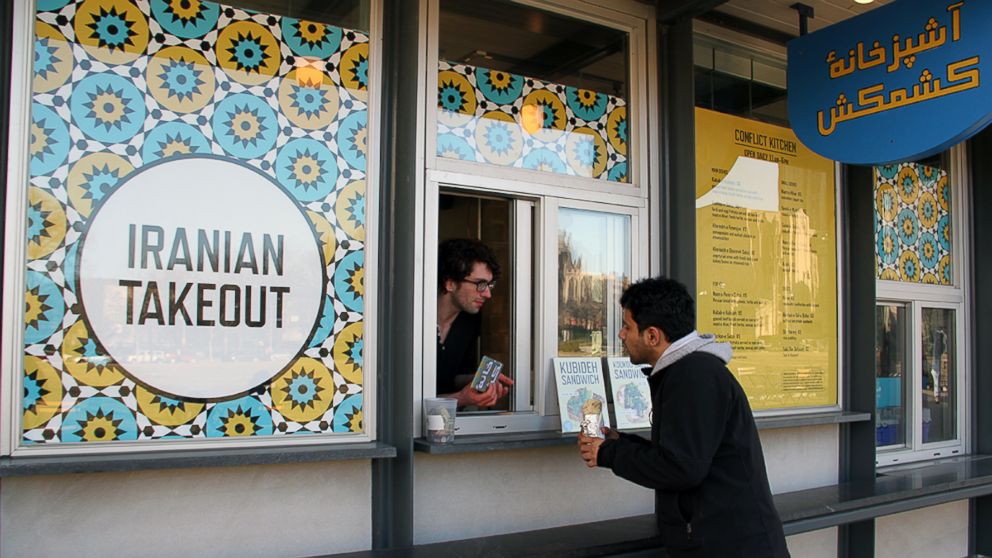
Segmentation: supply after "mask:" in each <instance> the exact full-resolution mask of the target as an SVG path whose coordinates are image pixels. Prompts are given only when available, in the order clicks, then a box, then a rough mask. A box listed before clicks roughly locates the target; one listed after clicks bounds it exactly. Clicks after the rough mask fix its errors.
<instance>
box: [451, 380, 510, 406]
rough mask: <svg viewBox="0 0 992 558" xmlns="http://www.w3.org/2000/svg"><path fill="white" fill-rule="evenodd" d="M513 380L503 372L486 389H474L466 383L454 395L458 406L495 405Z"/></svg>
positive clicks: (506, 391)
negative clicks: (480, 390)
mask: <svg viewBox="0 0 992 558" xmlns="http://www.w3.org/2000/svg"><path fill="white" fill-rule="evenodd" d="M512 385H513V380H511V379H510V378H509V376H507V375H505V374H500V375H499V378H497V379H496V381H495V382H493V383H491V384H489V387H488V388H486V391H482V392H479V391H476V390H475V388H473V387H472V384H466V385H465V387H463V388H462V389H461V390H460V391H459V392H458V393H456V394H455V395H454V397H455V398H456V399H458V406H459V407H465V406H467V405H475V406H476V407H492V406H494V405H496V402H497V401H499V400H500V399H501V398H502V397H503V396H505V395H506V394H507V393H509V392H510V386H512Z"/></svg>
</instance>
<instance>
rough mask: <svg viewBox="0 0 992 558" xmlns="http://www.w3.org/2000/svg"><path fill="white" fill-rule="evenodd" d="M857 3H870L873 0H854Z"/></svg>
mask: <svg viewBox="0 0 992 558" xmlns="http://www.w3.org/2000/svg"><path fill="white" fill-rule="evenodd" d="M854 1H855V2H856V3H858V4H871V3H872V2H874V1H875V0H854Z"/></svg>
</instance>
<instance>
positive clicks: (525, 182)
mask: <svg viewBox="0 0 992 558" xmlns="http://www.w3.org/2000/svg"><path fill="white" fill-rule="evenodd" d="M513 1H514V2H515V3H518V4H521V5H524V6H529V7H533V8H536V9H541V10H546V11H549V12H553V13H556V14H559V15H563V16H566V17H573V18H577V19H581V20H583V21H589V22H592V23H596V24H599V25H604V26H608V27H612V28H615V29H620V30H622V31H626V32H627V33H628V36H629V45H630V47H629V53H628V56H629V59H628V71H629V76H628V79H629V80H630V82H629V90H630V93H629V98H628V99H627V107H628V117H630V115H631V114H634V111H636V115H635V118H636V120H631V121H630V122H631V125H630V132H629V136H628V137H629V139H628V142H629V146H632V148H628V154H629V160H633V159H635V157H636V160H633V161H632V162H633V164H631V165H630V167H629V168H630V172H629V176H630V182H629V183H626V184H622V183H614V182H609V181H607V180H602V179H595V178H584V177H575V176H568V175H564V174H558V173H550V172H542V171H534V170H527V169H514V168H507V167H500V166H497V165H492V164H488V163H478V162H467V161H458V160H453V159H446V158H442V157H438V156H437V145H436V139H437V69H438V41H439V33H440V31H439V29H438V20H439V8H440V2H439V0H420V9H421V14H422V15H424V16H425V19H426V21H427V23H426V25H424V26H422V27H421V37H420V39H421V44H422V45H423V46H424V50H423V53H422V54H421V56H420V64H421V74H420V75H421V87H420V88H419V93H418V104H419V106H420V107H422V109H423V110H421V111H420V114H418V115H417V125H418V130H419V132H420V133H419V138H418V143H419V146H418V151H417V155H418V160H419V161H422V163H423V173H422V174H421V173H418V176H417V180H418V182H419V184H418V189H417V207H416V213H417V217H418V219H417V220H418V222H417V225H416V226H417V230H418V231H420V233H421V234H419V235H418V238H417V248H416V258H417V261H419V262H422V265H423V269H422V270H418V273H417V276H416V279H415V283H416V284H415V285H414V288H415V291H414V292H416V293H420V294H421V296H419V297H417V301H416V302H415V310H414V311H415V315H417V316H421V317H422V319H421V320H417V321H416V323H415V327H414V329H415V331H414V339H415V346H414V347H413V353H414V361H415V362H420V363H421V364H422V366H421V367H420V374H419V377H417V376H416V373H415V381H414V389H413V399H414V405H413V407H414V435H415V436H417V437H419V436H422V435H423V405H422V404H423V400H424V399H425V398H427V397H432V396H434V394H435V393H436V392H435V391H434V390H435V382H436V378H435V374H434V371H435V370H436V360H435V354H434V353H435V349H434V347H435V346H436V327H437V292H436V291H437V289H436V288H435V285H436V283H437V281H436V278H437V277H436V276H437V271H436V270H437V250H436V247H437V243H438V200H439V195H440V192H441V190H442V189H444V190H449V189H451V190H459V191H462V192H466V193H476V194H479V195H499V196H503V197H507V198H509V199H514V200H527V201H529V202H532V203H533V204H534V220H533V228H532V229H531V233H532V236H531V239H530V240H531V245H532V255H533V258H532V261H533V262H534V265H533V270H532V271H533V284H534V285H535V288H534V290H533V294H532V299H531V300H532V308H533V312H532V315H531V316H530V319H531V328H530V332H529V334H530V339H528V340H525V339H522V338H520V337H518V338H517V339H515V340H514V343H515V344H516V345H517V346H519V345H520V344H521V343H527V342H529V343H530V344H531V347H532V350H531V359H532V365H531V368H532V371H533V372H535V373H536V374H537V375H538V376H539V378H538V380H537V381H534V382H533V385H534V393H533V401H534V408H533V410H531V411H516V412H513V411H511V412H500V413H479V414H474V413H473V414H471V415H461V416H459V417H458V421H457V426H456V431H457V432H458V434H460V435H466V434H483V433H501V432H502V433H506V432H533V431H549V430H558V429H559V428H560V421H559V418H558V414H557V408H558V402H557V398H556V395H555V393H556V392H555V387H554V373H553V366H552V360H551V359H552V357H554V356H557V347H558V344H557V304H558V302H557V286H556V285H557V273H558V268H557V265H558V264H557V252H558V249H557V232H558V231H557V217H556V215H557V213H556V212H557V207H558V206H559V204H564V205H565V206H567V207H575V208H581V209H591V210H594V211H595V210H599V211H609V209H608V208H622V209H623V211H624V212H632V214H633V218H632V221H631V231H630V235H631V240H632V247H631V248H632V250H631V265H632V268H636V267H635V266H638V265H640V266H641V267H640V268H637V269H639V272H633V275H632V277H631V280H636V279H638V278H640V277H642V276H646V275H649V274H651V273H656V272H657V271H658V270H659V269H660V258H659V256H658V254H660V250H659V247H658V245H657V242H658V240H657V239H658V238H659V235H658V231H659V230H660V224H659V222H658V221H659V219H657V218H650V217H651V216H657V215H660V210H659V208H660V205H659V200H658V194H659V190H658V182H659V172H658V165H657V163H656V161H657V159H656V155H652V151H651V149H652V146H655V147H656V146H657V145H659V143H658V142H659V137H660V136H659V134H658V111H657V96H658V95H657V86H656V85H654V81H655V80H654V78H655V77H656V75H657V73H656V72H657V68H655V67H654V66H655V65H654V64H652V63H651V62H652V61H656V60H657V53H656V46H655V45H654V43H653V42H652V41H650V40H649V37H653V36H654V31H655V22H654V17H653V14H654V11H653V8H652V7H650V6H646V5H644V4H640V3H637V2H632V1H630V0H616V1H614V2H611V3H610V4H609V6H610V7H609V8H607V7H603V6H598V5H593V4H590V3H584V2H583V3H579V2H570V1H569V0H513ZM635 227H636V228H635ZM641 239H643V240H644V242H640V240H641ZM516 242H517V241H516V240H515V243H516ZM633 242H637V244H634V243H633ZM649 243H650V246H649ZM528 279H529V278H528ZM520 284H524V283H523V282H518V285H520ZM552 286H554V287H553V288H552ZM516 319H517V321H518V323H519V322H520V318H519V317H517V318H516ZM515 331H518V332H519V331H521V329H520V328H515ZM518 360H519V359H518ZM545 361H546V362H545ZM518 378H519V377H518ZM417 380H419V381H417ZM529 380H530V376H528V381H529ZM518 383H520V379H518ZM518 398H519V394H518Z"/></svg>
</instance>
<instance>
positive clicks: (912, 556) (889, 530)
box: [875, 500, 968, 558]
mask: <svg viewBox="0 0 992 558" xmlns="http://www.w3.org/2000/svg"><path fill="white" fill-rule="evenodd" d="M967 555H968V501H967V500H963V501H960V502H951V503H949V504H943V505H940V506H932V507H929V508H923V509H919V510H914V511H911V512H904V513H897V514H893V515H889V516H885V517H880V518H878V519H876V520H875V556H876V558H936V557H940V558H961V557H962V556H967Z"/></svg>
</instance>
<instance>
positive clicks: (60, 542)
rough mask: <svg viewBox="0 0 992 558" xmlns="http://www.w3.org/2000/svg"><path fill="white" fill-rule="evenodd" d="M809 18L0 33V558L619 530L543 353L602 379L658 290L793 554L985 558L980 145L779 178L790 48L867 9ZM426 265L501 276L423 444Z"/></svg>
mask: <svg viewBox="0 0 992 558" xmlns="http://www.w3.org/2000/svg"><path fill="white" fill-rule="evenodd" d="M897 1H898V0H897ZM948 4H951V3H948ZM814 7H815V9H816V14H815V15H813V14H809V13H808V12H806V11H805V10H804V9H803V8H802V7H800V8H799V9H798V10H797V9H794V8H791V7H786V6H785V5H784V4H782V5H780V3H778V2H774V1H770V0H765V1H761V2H750V1H747V0H731V1H729V2H712V1H709V2H706V1H685V2H675V3H671V2H640V1H635V0H621V1H605V0H604V1H596V0H588V1H580V0H520V1H516V2H513V1H509V0H507V1H502V0H501V1H499V2H494V1H468V0H419V1H399V0H395V1H394V0H353V1H348V0H342V1H336V2H298V1H295V0H231V1H230V2H227V3H214V2H205V1H197V0H190V1H186V0H183V1H177V0H36V1H29V0H23V1H22V0H16V1H15V2H13V3H10V4H8V5H5V6H3V7H0V23H2V24H3V29H2V31H0V38H2V40H3V44H4V45H5V46H4V49H3V55H2V60H0V64H2V68H0V69H2V71H0V76H2V77H0V85H2V87H0V110H2V111H3V114H4V116H5V117H4V118H3V119H2V120H3V121H4V122H5V128H4V130H3V133H2V134H0V176H2V177H3V181H4V190H3V191H4V200H5V214H4V215H5V218H4V233H3V234H4V237H3V238H4V240H3V242H4V251H3V266H2V269H3V313H4V314H3V316H4V319H3V336H2V341H3V350H2V355H3V357H2V358H3V361H2V366H3V368H2V384H0V475H2V476H0V533H2V537H0V541H2V542H0V554H2V555H4V556H23V555H28V554H33V555H38V554H40V555H54V554H56V553H63V552H64V553H73V554H77V555H84V556H118V555H130V554H134V553H137V552H140V553H142V554H147V555H173V554H176V553H180V554H192V555H210V556H235V555H251V556H318V555H333V554H342V553H352V552H364V551H369V552H370V554H371V552H374V551H389V550H393V551H404V550H409V551H410V552H415V551H416V549H418V548H419V549H421V550H420V551H421V552H428V553H429V552H430V551H428V550H424V549H434V550H435V551H437V552H442V551H446V552H448V553H455V554H458V553H466V552H468V551H467V550H466V549H467V548H473V547H471V546H449V547H444V546H443V545H444V544H446V543H447V544H458V541H462V543H461V544H472V543H471V542H472V541H476V543H477V544H478V545H479V546H476V547H474V548H475V549H476V550H475V551H474V552H471V553H472V554H479V555H484V554H486V552H487V551H486V550H485V549H486V548H489V549H490V551H492V552H497V550H493V549H498V548H500V547H499V545H500V544H506V543H505V541H503V542H500V538H499V536H500V535H503V534H508V533H524V532H527V533H536V532H540V533H543V534H540V535H533V536H534V537H536V538H535V539H534V540H535V541H541V540H552V541H554V540H557V539H561V538H563V537H566V535H565V533H566V532H569V531H567V530H568V529H570V528H575V527H576V526H579V525H585V524H590V523H592V524H597V525H600V526H602V525H605V524H608V522H610V521H612V520H622V519H623V518H635V517H643V516H645V515H649V514H651V513H653V495H652V494H651V492H650V491H649V490H646V489H642V488H640V487H637V486H635V485H632V484H630V483H627V482H625V481H623V480H622V479H619V478H616V477H614V476H612V475H611V474H609V473H608V472H606V471H603V470H588V469H587V468H586V467H585V466H584V464H583V463H582V462H581V460H580V459H579V457H578V455H577V452H576V450H575V447H574V434H572V435H569V434H568V433H567V430H569V426H570V425H569V424H567V421H568V420H569V418H568V415H569V412H568V409H567V408H559V401H558V398H557V386H556V378H555V372H554V366H553V362H554V360H555V359H559V358H592V359H602V360H603V363H604V366H605V364H606V359H607V358H610V357H621V356H623V349H622V347H621V345H620V344H619V341H618V340H617V332H618V331H619V326H620V314H621V309H620V307H619V303H618V297H619V294H620V293H621V292H622V290H623V288H624V287H625V286H626V285H628V284H629V283H630V282H632V281H635V280H637V279H640V278H643V277H648V276H652V275H658V274H664V275H668V276H672V277H674V278H677V279H679V280H681V281H683V282H684V283H686V284H687V285H689V287H690V289H694V293H695V295H696V300H697V309H698V320H697V321H698V326H699V329H700V331H713V332H715V333H717V334H718V335H719V336H720V337H721V338H724V339H726V340H728V341H730V342H731V343H732V344H733V346H734V349H735V359H734V361H732V363H731V365H730V367H731V370H732V371H733V372H734V373H735V375H736V376H737V377H738V379H739V380H740V381H741V383H742V385H743V386H744V387H745V390H746V391H747V393H748V395H749V397H750V398H751V404H752V407H753V408H754V409H755V412H756V416H757V419H758V423H759V428H760V434H761V438H762V443H763V446H764V451H765V457H766V461H767V466H768V476H769V479H770V481H771V484H772V489H773V492H775V493H776V495H777V499H776V502H777V503H779V504H780V505H781V506H783V507H782V508H781V509H782V510H783V512H782V514H783V519H785V521H786V524H787V533H789V534H790V536H789V537H788V543H789V547H790V550H791V552H792V554H793V556H803V557H806V556H811V557H813V556H868V555H872V556H955V557H959V556H965V555H969V554H976V553H992V546H990V545H992V541H990V540H988V536H987V535H984V534H983V533H986V532H992V531H988V530H987V529H985V530H983V527H984V526H986V525H987V524H988V523H989V522H990V521H992V512H990V511H989V503H988V496H987V494H989V493H992V471H989V472H988V474H986V473H985V469H984V467H985V464H984V461H983V455H984V454H986V453H988V452H989V451H990V450H989V447H988V446H989V445H990V444H992V425H990V424H989V415H988V413H987V412H986V411H985V409H984V405H983V402H984V401H986V400H987V398H986V397H984V394H985V393H986V392H988V391H989V387H988V385H989V378H990V377H992V376H990V375H992V370H990V369H989V362H990V358H992V356H990V355H989V353H988V351H989V349H988V348H987V346H986V345H987V344H983V343H982V340H983V334H984V333H985V332H987V331H988V329H989V327H990V326H989V317H988V316H992V308H990V304H992V303H990V299H992V295H990V294H989V293H990V292H992V291H990V290H989V289H990V287H989V286H988V285H987V284H988V280H987V279H985V277H987V276H989V275H988V274H987V273H985V271H986V269H985V268H986V267H987V266H988V264H987V263H986V262H985V261H984V259H983V258H982V257H981V256H982V254H983V252H982V250H981V246H983V245H984V241H985V240H986V239H987V238H988V237H989V235H990V234H992V231H990V230H989V226H988V225H987V224H986V222H987V220H983V219H982V218H981V215H982V210H983V209H985V208H988V207H990V203H992V200H990V199H989V194H987V193H985V192H986V191H987V190H988V188H985V187H984V186H985V185H984V184H983V183H984V182H985V181H987V180H988V179H989V177H990V176H992V168H990V167H989V164H988V163H987V162H986V161H988V160H989V157H987V153H989V152H990V150H992V135H990V133H989V132H988V131H984V132H979V133H978V134H977V135H975V136H974V137H973V138H971V139H969V140H967V141H964V142H962V143H960V144H957V145H954V146H952V147H950V148H949V149H948V150H946V151H944V152H941V153H939V154H937V155H934V156H931V157H927V158H925V159H920V160H913V161H908V160H907V161H899V162H895V163H892V162H889V163H888V164H884V165H883V164H879V165H862V166H855V165H845V164H841V163H839V162H836V161H832V160H829V159H826V158H824V157H822V156H820V155H817V154H816V153H814V152H812V151H811V150H809V149H808V148H807V147H806V146H805V145H803V144H802V142H800V141H799V140H798V139H797V137H796V135H795V133H794V132H793V131H792V125H791V124H790V115H789V112H788V111H787V109H786V107H787V102H788V94H789V87H788V86H787V79H786V78H787V75H786V66H787V63H788V60H787V51H786V43H787V41H788V40H790V39H791V38H794V37H796V36H798V35H799V33H800V27H802V32H805V31H806V27H807V26H808V27H809V30H810V31H816V30H818V29H820V28H822V27H825V26H826V25H828V24H829V23H834V22H838V21H842V20H845V19H848V18H854V17H857V16H858V15H859V13H861V12H865V11H868V10H870V9H872V7H873V6H867V7H847V5H846V3H845V5H844V6H843V7H842V6H840V5H839V4H835V3H833V2H829V1H824V2H819V3H815V6H814ZM955 9H960V10H967V8H960V7H958V8H955ZM941 10H942V11H941V12H940V14H939V17H938V16H934V18H932V21H933V27H934V30H936V29H937V26H944V27H946V28H948V29H949V28H950V25H951V19H950V18H951V14H954V13H956V12H954V11H953V10H951V9H950V8H948V10H944V6H941ZM800 12H801V13H800ZM963 13H964V16H962V17H967V12H966V11H965V12H963ZM803 14H805V15H803ZM810 16H812V17H811V18H810ZM966 21H967V20H966ZM926 25H931V22H930V21H923V22H921V26H920V27H921V28H923V27H924V26H926ZM964 29H965V31H967V30H968V29H967V27H964ZM913 31H914V32H915V31H917V30H916V29H915V28H914V29H913ZM925 31H929V27H928V28H926V29H925ZM935 32H936V31H935ZM907 33H909V31H907ZM919 56H920V58H921V60H925V58H924V56H925V53H922V52H920V53H919ZM980 71H984V67H982V68H980ZM457 237H472V238H477V239H480V240H482V241H483V242H485V243H486V244H488V245H489V246H490V247H492V248H493V250H494V251H495V253H496V255H497V257H498V259H499V261H500V266H501V276H500V278H499V279H498V281H497V286H496V287H495V288H493V289H490V294H491V295H492V299H491V300H489V301H488V302H487V303H486V307H485V309H484V311H483V312H482V320H481V322H482V326H481V327H482V333H481V335H480V338H479V341H478V346H477V347H476V348H475V350H476V351H477V353H478V355H479V356H480V357H481V356H483V355H487V356H490V357H492V358H495V359H496V360H499V361H501V362H502V363H504V367H505V370H506V371H507V373H508V374H509V375H510V376H511V377H512V378H513V379H514V380H515V384H514V388H513V389H512V390H511V391H510V393H509V394H508V395H507V396H506V397H504V398H502V399H500V401H499V402H498V403H497V405H496V406H495V407H494V408H493V409H488V410H473V409H462V410H459V412H458V419H457V428H458V430H457V434H456V436H455V443H454V444H436V443H431V442H429V441H428V440H427V439H426V428H425V420H426V417H425V416H424V415H425V413H424V410H423V406H424V402H425V400H426V399H429V398H433V397H435V396H439V395H441V393H440V392H439V390H438V388H437V382H436V377H435V374H434V370H435V369H436V366H437V355H436V350H435V346H436V345H437V343H436V341H437V328H436V324H437V299H438V293H437V290H438V289H437V271H436V270H437V264H438V261H437V260H438V258H437V251H436V247H437V245H438V243H439V242H440V241H443V240H445V239H449V238H457ZM480 292H481V291H480ZM606 371H607V372H609V368H606ZM607 376H608V374H607ZM990 396H992V394H990ZM607 398H608V400H609V402H610V403H611V405H610V407H611V409H612V411H613V416H614V417H615V418H614V420H619V416H618V415H619V414H621V413H624V412H626V411H625V409H626V407H625V406H624V400H625V399H629V395H628V396H627V397H623V394H620V395H618V394H614V393H607ZM565 406H566V405H564V404H563V405H562V407H565ZM568 407H570V406H568ZM632 413H633V412H632ZM635 414H636V413H633V414H632V415H631V417H633V416H634V415H635ZM632 420H633V419H632ZM562 430H565V431H566V433H565V434H563V433H562ZM948 470H951V471H954V474H955V475H963V476H957V477H954V479H953V480H947V479H946V478H945V479H944V480H940V478H939V477H940V475H942V474H945V475H946V474H947V473H946V471H948ZM914 471H915V472H922V473H920V474H923V475H928V474H929V475H932V476H929V477H926V476H924V477H923V479H924V480H922V481H912V480H909V481H905V482H903V481H901V480H900V479H904V478H910V477H905V476H904V475H907V474H910V473H912V472H914ZM961 471H965V472H964V473H961ZM907 472H909V473H907ZM914 474H915V473H914ZM901 475H903V476H901ZM877 478H879V479H883V481H884V480H885V479H889V478H891V479H895V480H894V481H893V482H892V483H888V484H886V483H885V482H883V481H876V479H877ZM914 478H915V477H914ZM897 481H898V482H897ZM914 482H916V483H917V484H916V485H913V483H914ZM921 483H922V484H921ZM896 484H898V485H899V486H896V487H893V486H890V485H896ZM817 490H819V492H816V491H817ZM831 490H834V491H835V492H836V493H837V494H839V495H840V496H837V498H838V499H839V500H838V502H839V503H840V504H841V505H840V506H834V507H835V508H837V509H841V508H843V509H844V510H847V511H844V512H843V513H825V512H824V513H819V512H817V513H819V515H817V514H816V513H814V512H813V511H811V509H812V508H811V506H813V505H814V503H815V502H811V503H807V504H806V507H804V506H803V505H795V504H792V503H790V502H793V501H794V500H806V501H807V502H810V499H811V498H813V496H812V495H814V494H815V495H817V496H816V497H817V498H818V497H822V496H823V495H824V494H826V493H828V492H829V491H831ZM852 494H853V495H854V496H852ZM883 497H884V498H883ZM872 498H874V499H872ZM813 499H815V498H813ZM787 506H792V507H787ZM844 506H848V507H847V508H844ZM555 529H560V530H559V531H555ZM590 529H592V527H590ZM617 536H619V535H617ZM631 537H632V538H636V537H634V536H633V535H632V536H631ZM620 539H621V540H619V541H618V542H616V543H615V545H614V546H613V547H612V550H611V549H610V548H609V545H607V547H606V548H604V549H603V550H602V552H603V553H604V554H603V555H609V554H610V553H611V552H612V553H614V554H616V555H621V554H623V553H624V552H629V551H630V548H632V547H629V546H624V541H623V540H622V537H620ZM465 541H468V542H465ZM535 544H538V543H535ZM556 544H558V546H557V547H555V548H556V550H554V552H560V553H562V554H564V553H567V552H570V551H572V550H574V549H571V548H569V547H568V544H567V541H566V542H558V543H556ZM576 544H578V543H576ZM653 544H657V541H655V542H654V543H653ZM430 545H439V546H430ZM486 545H496V546H489V547H487V546H486ZM445 548H446V549H447V550H444V549H445ZM534 548H535V550H533V553H535V554H553V553H554V552H552V551H551V550H548V551H547V552H543V551H539V550H536V548H538V547H536V546H535V547H534ZM549 548H550V547H549ZM500 552H504V553H506V552H507V551H506V549H505V548H503V550H502V551H500ZM646 552H651V550H650V549H648V550H646ZM511 554H512V553H511Z"/></svg>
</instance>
